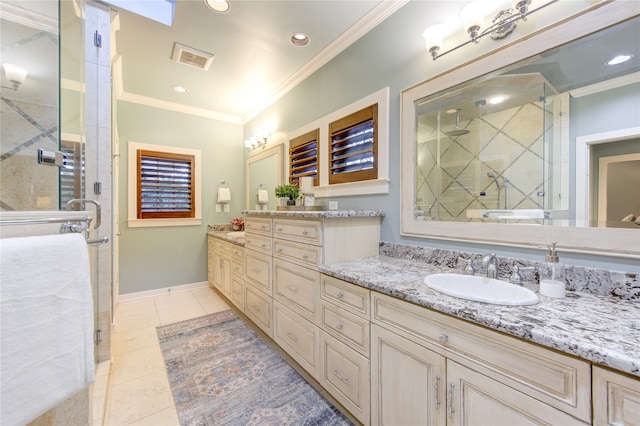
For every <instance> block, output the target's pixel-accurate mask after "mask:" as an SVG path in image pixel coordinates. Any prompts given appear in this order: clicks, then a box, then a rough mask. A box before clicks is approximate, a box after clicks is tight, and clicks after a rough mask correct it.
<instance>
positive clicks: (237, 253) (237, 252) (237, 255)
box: [231, 244, 244, 262]
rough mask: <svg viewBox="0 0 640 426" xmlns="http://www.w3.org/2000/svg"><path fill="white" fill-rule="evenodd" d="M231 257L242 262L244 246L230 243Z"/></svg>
mask: <svg viewBox="0 0 640 426" xmlns="http://www.w3.org/2000/svg"><path fill="white" fill-rule="evenodd" d="M231 257H233V258H234V259H236V260H240V261H242V262H244V247H242V246H239V245H237V244H231Z"/></svg>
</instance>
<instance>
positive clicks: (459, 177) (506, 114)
mask: <svg viewBox="0 0 640 426" xmlns="http://www.w3.org/2000/svg"><path fill="white" fill-rule="evenodd" d="M545 115H546V117H545ZM551 115H552V113H545V110H544V105H543V104H542V103H531V104H526V105H521V106H518V107H515V108H511V109H508V110H504V111H500V112H497V113H494V114H489V115H485V116H481V117H476V118H473V119H471V120H468V121H466V122H461V123H460V128H463V129H466V130H469V133H467V134H464V135H460V136H447V135H446V134H444V133H440V140H439V141H438V137H437V136H438V129H437V128H436V127H434V126H433V125H429V123H420V125H419V126H418V141H419V142H418V145H417V167H416V180H417V182H416V204H417V205H418V206H420V207H419V209H420V210H425V211H428V210H429V209H431V217H433V218H436V219H439V220H448V221H451V220H453V221H471V220H472V219H468V218H467V210H469V209H505V208H506V209H542V208H545V205H544V204H545V202H544V196H543V195H542V193H543V192H544V191H545V187H544V179H543V176H544V173H545V168H544V155H545V145H544V143H545V142H544V139H545V131H546V133H547V136H546V137H547V138H549V137H550V136H549V135H550V134H551V131H550V129H551V127H552V126H551V123H552V117H551ZM438 143H440V169H439V168H438V166H437V164H438V161H437V160H438V158H437V153H438V145H437V144H438ZM488 172H490V173H493V174H494V175H495V176H497V177H498V183H499V184H500V186H501V187H500V189H499V190H498V188H497V186H496V184H495V182H494V180H493V179H492V178H489V177H488V176H487V173H488ZM505 178H506V179H508V181H509V182H508V184H507V204H506V206H505V197H504V194H505V189H504V187H503V185H504V179H505ZM549 178H550V175H549V173H547V181H549ZM547 183H548V182H547ZM483 193H484V195H483ZM474 220H477V219H474Z"/></svg>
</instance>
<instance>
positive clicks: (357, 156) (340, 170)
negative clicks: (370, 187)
mask: <svg viewBox="0 0 640 426" xmlns="http://www.w3.org/2000/svg"><path fill="white" fill-rule="evenodd" d="M377 120H378V104H374V105H371V106H369V107H367V108H364V109H362V110H360V111H358V112H355V113H353V114H351V115H348V116H346V117H343V118H341V119H339V120H337V121H334V122H333V123H331V124H330V125H329V137H330V146H329V184H335V183H345V182H356V181H362V180H369V179H377V178H378V162H377V155H378V153H377V151H378V135H377V127H378V126H377Z"/></svg>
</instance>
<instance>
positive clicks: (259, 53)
mask: <svg viewBox="0 0 640 426" xmlns="http://www.w3.org/2000/svg"><path fill="white" fill-rule="evenodd" d="M405 2H406V1H405V0H403V1H380V0H357V1H356V0H350V1H327V0H305V1H302V0H297V1H291V0H289V1H276V0H274V1H271V0H270V1H264V0H262V1H252V0H235V1H234V0H230V3H231V7H230V10H229V11H228V12H226V13H216V12H213V11H212V10H210V9H209V8H208V7H206V6H205V4H204V2H203V0H177V4H176V10H175V17H174V21H173V25H172V26H171V27H169V26H166V25H163V24H161V23H158V22H155V21H152V20H150V19H147V18H144V17H142V16H139V15H135V14H133V13H131V12H128V11H125V10H120V11H119V12H120V16H119V30H118V31H117V32H116V46H115V52H116V54H117V55H120V56H121V73H122V74H121V76H120V77H119V78H117V79H116V80H118V83H119V84H121V88H120V89H121V90H122V92H123V94H122V96H124V97H125V98H126V97H128V98H129V99H132V98H134V97H135V98H137V99H146V100H147V101H148V100H149V99H155V100H158V101H160V102H162V103H165V105H166V103H170V104H173V105H175V106H178V107H180V106H184V107H188V108H191V109H192V110H200V111H202V112H203V113H205V112H208V113H210V115H211V114H213V115H216V114H217V116H218V118H222V119H226V120H229V121H232V122H234V121H235V122H238V123H241V122H246V121H247V120H249V119H250V118H252V117H253V116H254V115H255V114H257V113H258V112H260V110H261V109H263V108H264V107H265V106H267V105H268V104H269V103H270V102H272V101H273V100H274V99H277V97H279V96H281V95H283V94H284V93H286V91H287V90H289V89H290V88H292V87H294V86H295V85H296V84H297V82H299V81H301V80H302V79H303V78H304V77H306V76H308V75H310V74H311V73H312V72H313V71H315V70H316V69H318V68H319V67H320V66H322V65H323V64H324V63H326V62H327V61H329V60H330V59H331V58H333V57H334V56H335V55H337V54H338V53H340V52H341V51H342V50H344V49H345V48H346V47H348V46H349V45H350V44H351V43H353V42H354V41H356V40H357V39H358V38H359V37H361V36H362V35H364V34H365V33H366V32H367V31H369V30H370V29H371V28H373V27H374V26H375V25H377V24H378V23H379V22H380V21H381V20H383V19H384V18H386V17H387V16H389V14H391V13H393V12H394V11H395V10H397V9H398V8H399V7H401V6H402V5H403V4H405ZM294 32H304V33H306V34H308V35H309V37H310V39H311V42H310V43H309V44H308V45H307V46H305V47H298V46H294V45H293V44H292V43H291V42H290V36H291V35H292V34H293V33H294ZM174 42H178V43H180V44H183V45H186V46H189V47H192V48H195V49H198V50H200V51H204V52H207V53H211V54H214V55H215V58H214V59H213V62H212V64H211V67H210V68H209V69H208V70H207V71H204V70H200V69H197V68H194V67H190V66H187V65H183V64H179V63H176V62H174V61H172V60H171V54H172V51H173V46H174ZM112 48H113V47H112ZM119 79H121V80H119ZM120 81H121V82H120ZM172 85H180V86H183V87H185V88H186V89H187V90H188V92H187V93H184V94H179V93H176V92H174V91H172V90H171V86H172Z"/></svg>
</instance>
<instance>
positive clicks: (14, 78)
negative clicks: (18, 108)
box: [2, 64, 27, 90]
mask: <svg viewBox="0 0 640 426" xmlns="http://www.w3.org/2000/svg"><path fill="white" fill-rule="evenodd" d="M2 68H3V69H4V75H6V76H7V80H9V82H11V84H12V85H13V90H18V87H20V85H21V84H22V83H24V80H25V79H26V78H27V70H25V69H24V68H22V67H20V66H18V65H13V64H2Z"/></svg>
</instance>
